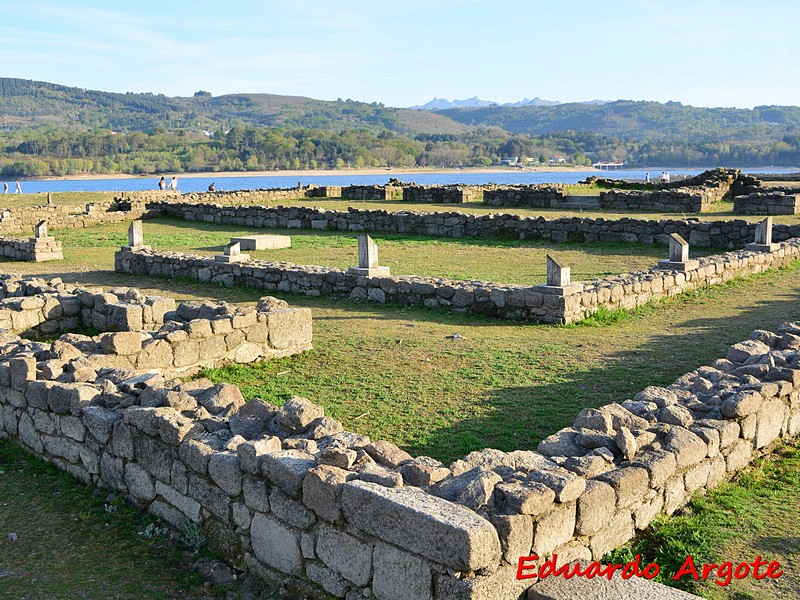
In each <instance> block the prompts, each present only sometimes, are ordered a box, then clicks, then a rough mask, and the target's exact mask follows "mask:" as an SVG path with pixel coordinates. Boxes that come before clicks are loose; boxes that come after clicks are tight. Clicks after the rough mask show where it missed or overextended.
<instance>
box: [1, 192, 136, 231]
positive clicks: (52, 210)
mask: <svg viewBox="0 0 800 600" xmlns="http://www.w3.org/2000/svg"><path fill="white" fill-rule="evenodd" d="M146 212H147V210H146V208H145V203H144V202H143V201H135V200H134V201H130V200H114V201H110V202H95V203H91V204H87V205H86V206H85V207H84V206H80V207H79V206H26V207H24V208H8V209H5V210H3V211H2V212H0V234H12V233H20V232H26V231H32V230H33V229H34V227H35V226H36V225H37V224H38V223H40V222H41V221H46V222H47V225H48V227H49V228H50V229H74V228H77V229H81V228H84V227H92V226H94V225H100V224H103V223H117V222H120V221H132V220H134V219H139V218H141V217H142V216H143V215H145V214H146Z"/></svg>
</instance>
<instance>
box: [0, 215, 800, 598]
mask: <svg viewBox="0 0 800 600" xmlns="http://www.w3.org/2000/svg"><path fill="white" fill-rule="evenodd" d="M338 206H339V207H340V208H341V206H342V205H341V204H339V205H338ZM795 220H796V219H795ZM159 227H163V229H162V230H160V229H159ZM194 227H196V229H195V228H194ZM234 231H236V232H237V233H238V232H242V233H252V232H253V230H246V229H232V228H224V227H213V226H208V225H205V224H193V225H192V226H189V225H187V224H179V225H175V224H172V223H170V222H167V221H163V222H157V223H156V222H146V223H145V236H146V237H145V239H146V241H147V242H148V243H153V244H155V243H156V242H158V243H159V244H164V247H171V248H178V247H187V248H190V247H195V248H198V249H199V248H207V249H208V250H207V251H208V252H210V253H211V252H218V249H219V248H220V247H221V244H222V243H224V242H225V241H227V239H228V238H229V237H230V236H231V234H232V232H234ZM124 232H125V225H119V226H116V228H115V227H112V226H109V227H97V228H91V229H88V230H71V231H62V232H56V236H57V237H58V238H59V239H62V240H64V241H65V255H66V260H65V261H63V262H53V263H42V264H32V263H20V262H13V261H3V262H2V267H3V271H5V272H14V273H20V274H38V275H42V276H46V277H50V276H58V277H62V278H63V279H64V280H65V281H69V282H80V283H84V284H89V285H101V286H104V287H107V288H111V287H117V286H137V287H139V288H140V289H142V291H143V292H145V293H148V294H168V295H170V296H173V297H175V298H178V299H204V298H211V299H214V300H225V301H228V302H232V303H236V304H248V305H252V304H253V303H255V301H256V300H257V299H258V297H259V296H261V295H262V294H263V292H259V291H257V290H247V289H241V288H222V287H218V286H208V285H203V284H199V283H197V282H190V281H186V280H165V279H158V278H154V277H135V276H128V275H123V274H116V273H114V272H113V252H114V250H115V249H116V246H119V245H122V244H124V243H125V240H126V236H125V233H124ZM282 233H286V232H285V231H283V232H282ZM291 233H292V235H293V236H294V239H295V246H296V248H297V250H298V252H300V251H302V252H309V253H311V255H312V256H322V254H321V253H322V252H323V251H325V250H326V248H327V247H328V246H332V247H333V248H334V250H332V252H334V251H338V250H336V248H337V247H338V248H339V249H343V250H347V252H350V244H351V243H352V244H353V250H352V257H353V260H355V248H354V241H351V240H353V238H348V237H347V236H341V237H339V236H325V235H321V234H318V233H317V232H314V233H309V232H305V233H306V234H307V235H305V236H304V235H303V234H304V232H294V231H293V232H291ZM379 240H380V241H379V243H380V249H381V256H382V257H383V256H385V252H389V251H390V248H391V247H392V245H396V247H397V248H398V249H402V247H403V246H402V243H401V240H399V239H392V238H391V237H387V239H386V240H383V239H382V238H379ZM410 243H411V244H416V245H415V246H414V248H415V252H416V253H424V252H431V253H434V252H435V253H437V259H436V260H439V258H438V257H440V256H441V257H442V260H444V256H445V255H447V254H457V253H458V252H460V251H461V250H462V249H467V250H470V251H472V250H473V247H474V248H475V249H476V250H475V251H476V252H477V251H481V252H482V251H485V250H497V251H498V252H500V255H501V256H502V255H504V254H505V253H510V252H513V251H515V250H518V249H519V250H521V249H523V248H525V247H526V246H525V245H524V244H522V245H516V246H515V245H514V244H513V243H510V242H509V243H506V242H488V241H486V240H480V241H475V243H474V244H473V243H472V242H471V241H469V240H467V241H460V242H459V241H448V240H438V239H436V240H425V239H422V238H413V239H412V240H411V242H410ZM337 244H338V246H337ZM181 245H182V246H181ZM562 249H563V248H562ZM623 250H627V248H623ZM637 252H638V250H637ZM660 252H663V249H661V250H660ZM589 254H590V256H591V253H589ZM598 255H599V253H598ZM587 260H589V261H590V260H591V258H589V259H587ZM603 260H605V258H604V259H603ZM427 261H428V262H433V261H432V260H431V259H427ZM314 262H321V261H314ZM481 262H482V259H477V258H476V259H474V264H476V265H478V266H480V263H481ZM510 264H511V266H510V267H503V268H508V269H509V270H508V273H510V274H511V275H512V276H516V277H519V278H520V279H523V278H525V277H529V275H528V274H527V273H526V272H525V269H526V268H527V267H526V265H525V264H524V263H522V262H521V261H518V260H517V261H512V262H511V263H510ZM462 268H463V266H462ZM470 268H471V267H470ZM499 268H500V265H499V264H497V265H492V270H493V272H497V269H499ZM398 269H399V267H398V268H395V267H393V272H394V273H399V272H400V271H399V270H398ZM625 270H627V269H625ZM470 272H471V271H470ZM573 273H574V271H573ZM275 295H278V296H280V297H283V298H285V299H286V300H288V301H289V302H290V304H292V305H294V306H306V307H310V308H311V309H312V312H313V315H314V346H315V349H314V350H313V351H311V352H309V353H306V354H304V355H302V356H296V357H289V358H285V359H281V360H277V361H273V362H269V363H263V364H258V365H249V366H242V365H239V366H230V367H227V368H225V369H218V370H210V371H208V374H209V375H210V376H211V377H212V378H213V379H214V380H215V381H217V380H224V381H231V382H234V383H239V384H240V385H241V386H242V388H243V391H244V393H245V394H246V395H247V396H248V397H249V398H252V397H262V398H264V399H266V400H269V401H272V402H275V403H281V402H282V401H284V400H285V399H286V398H287V397H289V396H290V395H293V394H299V395H304V396H306V397H308V398H310V399H311V400H312V401H314V402H317V403H320V404H322V405H323V406H324V407H325V409H326V411H327V413H328V414H331V415H333V416H335V417H337V418H339V419H341V420H342V421H343V423H344V425H345V427H346V428H347V429H348V430H351V431H357V432H360V433H365V434H368V435H370V436H371V437H372V438H373V439H388V440H391V441H393V442H395V443H397V444H399V445H401V446H402V447H403V448H405V449H406V450H408V451H409V452H411V453H412V454H428V455H430V456H434V457H436V458H438V459H440V460H442V461H445V462H449V461H451V460H453V459H456V458H459V457H461V456H463V455H464V454H465V453H467V452H469V451H471V450H476V449H480V448H483V447H487V446H488V447H496V448H500V449H503V450H513V449H517V448H523V449H535V448H536V445H537V444H538V442H539V440H541V439H542V438H543V437H545V436H547V435H549V434H550V433H553V432H554V431H556V430H558V429H559V428H561V427H564V426H566V425H568V424H570V423H571V422H572V420H573V419H574V417H575V415H576V414H577V413H578V412H579V411H580V410H581V409H582V408H585V407H589V406H599V405H602V404H605V403H608V402H614V401H618V402H619V401H623V400H625V399H627V398H631V397H633V395H635V394H636V393H637V392H638V391H640V390H641V389H642V388H644V387H646V386H648V385H666V384H669V383H671V382H672V381H674V380H675V379H676V378H677V377H679V376H680V375H682V374H684V373H686V372H688V371H691V370H693V369H695V368H697V367H698V366H700V365H706V364H711V363H712V362H713V361H714V360H715V359H716V358H718V357H721V356H724V355H725V352H726V351H727V348H728V346H730V345H731V344H733V343H736V342H738V341H741V340H743V339H745V338H746V337H747V336H748V334H749V333H750V331H752V330H754V329H771V330H774V329H775V328H776V327H777V326H778V325H779V324H780V323H781V322H783V321H787V320H800V303H798V296H799V295H800V266H798V264H797V263H795V264H793V265H791V266H790V267H788V268H786V269H782V270H777V271H771V272H767V273H764V274H760V275H756V276H753V277H749V278H746V279H743V280H737V281H733V282H729V283H728V284H725V285H722V286H718V287H716V288H712V289H707V290H702V291H700V292H697V293H691V294H684V295H681V296H679V297H676V298H670V299H667V300H664V301H661V302H658V303H656V304H654V305H652V306H647V307H643V308H640V309H637V310H635V311H631V312H624V311H603V312H601V313H598V315H596V316H595V317H594V318H593V319H591V320H589V322H587V323H584V324H580V325H575V326H562V327H558V326H543V325H532V324H524V323H515V322H505V321H497V320H492V319H488V318H481V317H470V316H465V315H456V314H450V313H447V312H443V311H433V310H424V309H408V308H403V307H399V306H391V305H389V306H382V305H372V304H356V303H352V302H349V301H346V300H336V299H331V298H308V297H304V296H296V295H291V294H275ZM454 333H458V334H460V335H461V336H463V339H449V336H452V334H454ZM2 469H3V468H2V467H0V470H2ZM5 471H6V473H8V472H10V471H11V469H5ZM34 474H35V473H34ZM34 474H31V473H27V474H25V477H28V478H32V479H34V480H36V479H38V476H37V477H35V478H34V477H33V475H34ZM21 476H22V475H21ZM6 481H11V480H9V479H7V478H6V479H3V476H0V506H2V505H5V504H8V505H9V506H14V507H16V505H17V504H19V505H20V506H22V508H21V509H20V510H19V512H20V513H27V514H30V515H31V520H32V521H35V522H38V523H48V522H49V521H56V520H57V519H59V518H61V517H60V515H61V514H64V513H63V512H62V511H67V510H68V509H70V508H71V506H72V505H73V504H76V502H75V501H73V500H71V499H70V498H71V497H70V498H67V500H68V501H67V502H64V501H61V500H62V499H63V497H62V496H57V497H56V499H57V500H58V502H57V503H56V504H57V506H56V507H54V508H53V509H52V511H55V512H45V513H40V512H37V511H36V510H34V509H33V508H31V502H42V501H43V500H40V499H39V496H41V497H48V496H49V495H52V494H53V493H56V492H53V491H52V489H51V488H40V489H39V490H38V491H37V490H35V489H34V490H29V493H27V495H28V496H30V498H31V500H30V501H27V500H26V499H25V498H24V497H23V496H24V495H23V494H22V493H20V494H19V495H15V494H16V492H15V490H16V489H17V488H21V486H23V485H24V484H23V483H20V482H18V481H17V480H16V479H14V480H13V481H12V483H11V485H7V486H5V487H4V482H6ZM34 482H35V481H34ZM781 485H783V484H781ZM762 487H763V486H762ZM786 489H787V494H788V493H790V492H792V489H793V488H791V486H788V485H787V488H786ZM793 493H794V494H795V495H796V494H797V491H794V492H793ZM4 494H5V495H4ZM25 502H28V503H27V504H26V503H25ZM783 502H784V505H786V506H793V504H792V501H791V500H786V499H784V500H783ZM77 504H78V505H79V506H78V511H79V513H80V511H81V510H83V509H82V508H81V506H82V504H80V503H77ZM47 506H50V505H47ZM733 508H735V509H736V510H739V508H737V507H733ZM733 508H731V509H730V510H733ZM3 509H4V510H5V506H3ZM13 510H14V511H16V510H17V509H16V508H14V509H13ZM48 510H50V509H48ZM743 514H747V515H749V514H750V513H743ZM38 515H43V516H38ZM96 517H98V518H100V519H102V518H104V517H103V514H98V515H96ZM4 518H5V515H4ZM4 518H0V523H5V522H6V521H5V520H4ZM93 518H94V517H93ZM747 518H748V519H750V517H749V516H748V517H747ZM70 519H76V520H77V522H78V523H81V522H80V520H79V519H78V518H77V517H69V518H68V519H67V520H70ZM739 521H741V519H739ZM768 521H769V520H768V519H763V518H762V519H761V521H760V522H762V523H767V522H768ZM754 522H755V520H754ZM769 522H772V523H780V530H779V533H774V534H763V533H762V534H758V533H753V532H752V531H748V530H743V531H742V532H740V533H739V534H737V535H734V536H732V537H731V538H730V539H732V540H734V541H733V542H730V543H734V542H736V543H745V542H747V543H757V542H759V540H760V539H761V538H764V539H765V540H767V541H768V542H769V541H770V539H772V541H771V542H770V543H772V544H773V545H774V544H777V543H778V542H775V538H777V537H781V538H782V541H781V542H780V543H781V544H783V543H787V544H788V543H793V542H792V540H796V539H797V537H798V533H797V531H800V529H799V528H798V527H797V523H795V519H794V518H793V517H792V518H789V517H788V516H787V515H785V514H783V515H782V516H780V517H779V518H777V519H775V520H772V521H769ZM100 523H101V525H100V528H101V529H102V528H103V527H105V524H104V521H102V520H101V521H100ZM784 523H785V524H786V525H785V526H784ZM109 527H110V525H109ZM20 529H21V528H20ZM134 529H135V528H134ZM32 531H33V532H34V533H33V534H32V535H33V536H34V537H38V538H40V540H39V542H37V543H38V544H44V543H45V541H46V542H48V543H49V542H50V541H51V540H52V536H51V534H50V531H49V530H48V529H46V528H40V529H37V530H32ZM0 533H2V532H0ZM70 535H71V534H70V533H69V532H67V533H64V534H63V536H62V537H64V538H65V539H69V536H70ZM666 535H667V536H668V537H669V536H675V535H677V534H676V533H673V532H668V533H667V534H666ZM2 540H3V537H2V536H0V543H2ZM41 540H45V541H41ZM724 543H727V542H722V541H717V540H716V538H714V541H713V542H712V543H711V547H713V548H714V550H716V551H718V552H721V553H722V554H721V556H729V555H731V556H732V554H728V553H729V552H730V553H733V551H734V550H732V549H731V550H729V549H728V548H727V547H725V546H724V545H722V544H724ZM102 545H103V547H104V548H112V547H113V540H111V539H108V540H106V539H105V538H104V539H103V542H102ZM37 547H38V546H37ZM33 551H34V554H35V551H36V548H34V549H33ZM70 551H71V549H70ZM682 551H683V549H681V550H680V551H677V555H680V553H681V552H682ZM65 552H66V550H65ZM109 552H110V550H109ZM147 552H148V553H149V552H150V550H147ZM746 553H747V554H748V556H747V558H748V559H750V560H752V558H753V556H749V554H752V551H750V550H747V552H746ZM763 554H764V555H766V554H768V552H766V551H764V552H763ZM123 555H125V552H123ZM8 556H11V555H7V554H6V552H5V547H2V551H0V564H5V563H3V562H2V561H4V560H5V561H8V560H10V559H9V558H8ZM30 556H31V555H25V556H24V557H22V558H19V559H17V560H19V561H20V563H24V562H25V561H27V560H31V561H32V560H33V559H32V558H30ZM49 560H52V561H56V562H57V563H58V561H62V562H64V561H65V560H70V559H69V558H67V559H63V558H62V557H61V556H59V555H58V554H57V553H56V555H55V556H54V557H49V558H47V560H45V559H43V562H41V563H36V562H35V561H34V562H32V563H31V564H32V566H31V569H32V570H34V569H37V568H38V569H39V572H43V571H45V570H48V569H49V567H47V566H42V565H47V564H48V562H47V561H49ZM117 560H118V559H117V558H111V559H110V564H111V566H109V567H108V569H109V570H114V571H115V572H116V563H117ZM142 560H144V559H142ZM159 560H160V559H159ZM792 560H793V561H795V562H796V558H792ZM59 564H60V563H59ZM37 565H40V566H37ZM74 568H75V569H76V570H75V573H79V572H83V571H78V570H77V569H78V567H77V566H76V567H74ZM87 568H88V567H87ZM60 569H62V570H63V567H58V568H54V570H53V573H54V575H53V576H52V577H53V578H55V582H56V583H48V584H47V585H51V586H52V588H51V589H57V588H58V585H65V586H68V585H72V584H70V583H64V581H66V580H68V578H67V577H66V576H65V575H63V573H62V572H61V570H60ZM2 570H5V567H3V568H2V569H0V571H2ZM145 570H149V566H148V567H146V568H145ZM153 572H154V573H158V571H157V570H154V571H153ZM26 573H27V571H26ZM138 576H139V572H138V571H137V573H136V574H135V575H130V577H132V578H133V580H135V577H138ZM75 577H76V578H77V579H78V580H81V579H82V578H83V576H82V575H76V576H75ZM128 577H129V575H128V572H127V571H121V572H120V575H119V579H120V580H121V581H123V582H124V581H127V579H128ZM46 579H50V576H49V575H48V577H47V578H46ZM6 583H7V580H6V579H0V596H3V593H2V592H3V591H5V590H4V588H3V586H4V585H6ZM29 583H30V585H39V584H36V582H29ZM41 585H45V584H44V583H42V584H41ZM109 585H110V584H109ZM192 585H193V584H192ZM190 587H191V585H190ZM65 589H70V588H68V587H67V588H65ZM109 589H113V588H111V587H109ZM176 589H178V588H176ZM712 591H713V590H712ZM119 593H120V595H119V596H113V595H112V594H111V593H109V595H108V596H107V597H128V596H125V595H124V593H123V592H119ZM748 593H750V592H748ZM795 595H796V594H795ZM11 597H28V598H38V597H47V596H42V595H37V593H31V592H19V593H17V594H16V596H15V595H13V594H12V595H11ZM56 597H57V596H56ZM71 597H82V596H81V595H80V593H75V594H73V595H72V596H71ZM86 597H91V596H90V595H89V596H86ZM130 597H136V596H130ZM155 597H158V596H155ZM742 597H744V596H742ZM766 597H769V596H766ZM773 597H778V596H773ZM784 597H791V595H787V596H784Z"/></svg>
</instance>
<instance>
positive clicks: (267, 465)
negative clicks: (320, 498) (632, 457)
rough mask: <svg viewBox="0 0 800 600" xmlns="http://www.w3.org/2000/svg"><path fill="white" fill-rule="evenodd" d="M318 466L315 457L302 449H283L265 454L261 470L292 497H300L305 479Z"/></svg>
mask: <svg viewBox="0 0 800 600" xmlns="http://www.w3.org/2000/svg"><path fill="white" fill-rule="evenodd" d="M314 466H316V462H315V461H314V460H313V458H312V457H311V456H310V455H309V454H307V453H305V452H302V451H300V450H281V451H280V452H275V453H270V454H265V455H263V458H262V461H261V470H262V472H263V473H264V475H266V476H267V479H269V480H270V481H271V482H272V483H274V484H275V485H277V486H278V487H279V488H281V490H283V491H284V492H285V493H286V494H288V495H289V496H290V497H292V498H299V497H300V495H301V493H302V490H303V479H304V478H305V476H306V474H307V473H308V471H309V470H310V469H311V468H312V467H314Z"/></svg>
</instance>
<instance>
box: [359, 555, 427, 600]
mask: <svg viewBox="0 0 800 600" xmlns="http://www.w3.org/2000/svg"><path fill="white" fill-rule="evenodd" d="M373 564H374V576H373V580H372V592H373V593H374V594H375V597H376V598H377V599H378V600H433V577H432V576H431V569H430V566H429V565H428V563H427V562H426V561H424V560H423V559H421V558H420V557H418V556H414V555H413V554H409V553H408V552H403V551H402V550H398V549H397V548H395V547H393V546H389V545H388V544H384V543H382V542H378V543H377V544H375V551H374V553H373Z"/></svg>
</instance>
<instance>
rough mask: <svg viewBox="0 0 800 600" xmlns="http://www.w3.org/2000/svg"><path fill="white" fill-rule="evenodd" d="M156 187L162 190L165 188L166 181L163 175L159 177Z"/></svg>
mask: <svg viewBox="0 0 800 600" xmlns="http://www.w3.org/2000/svg"><path fill="white" fill-rule="evenodd" d="M158 189H160V190H161V191H162V192H163V191H164V190H166V189H167V182H166V181H165V180H164V178H163V177H162V178H161V181H159V182H158Z"/></svg>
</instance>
